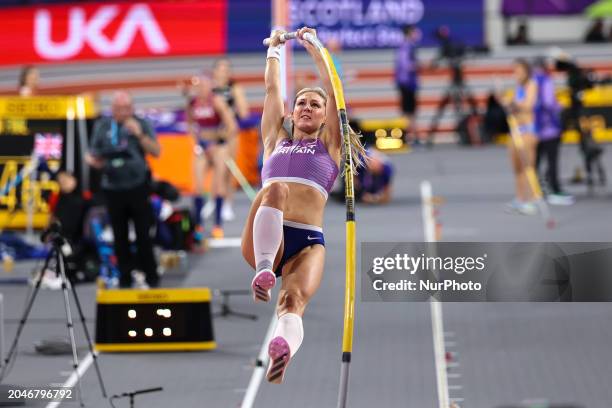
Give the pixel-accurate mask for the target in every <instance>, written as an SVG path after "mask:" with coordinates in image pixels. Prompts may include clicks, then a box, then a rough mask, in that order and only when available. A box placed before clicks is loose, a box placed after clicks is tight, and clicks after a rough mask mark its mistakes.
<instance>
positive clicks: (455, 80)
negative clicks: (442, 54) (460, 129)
mask: <svg viewBox="0 0 612 408" xmlns="http://www.w3.org/2000/svg"><path fill="white" fill-rule="evenodd" d="M450 68H451V81H450V84H448V86H447V88H446V90H445V91H444V96H443V97H442V99H441V100H440V103H439V104H438V107H437V108H436V113H435V114H434V116H433V118H432V120H431V124H430V126H429V133H428V140H427V143H428V145H429V146H430V147H431V146H433V140H434V137H435V135H436V132H437V131H438V126H439V123H440V119H441V118H442V115H444V111H445V110H446V107H447V106H448V104H452V106H453V109H454V114H455V121H456V123H457V124H458V123H459V122H460V121H461V120H462V118H463V116H464V115H465V110H464V105H465V104H466V103H467V104H468V105H469V107H470V113H471V114H475V113H476V112H477V110H478V105H477V103H476V99H474V96H473V95H472V93H471V92H470V89H469V88H468V86H467V85H466V84H465V81H464V75H463V66H462V65H461V62H459V61H451V62H450Z"/></svg>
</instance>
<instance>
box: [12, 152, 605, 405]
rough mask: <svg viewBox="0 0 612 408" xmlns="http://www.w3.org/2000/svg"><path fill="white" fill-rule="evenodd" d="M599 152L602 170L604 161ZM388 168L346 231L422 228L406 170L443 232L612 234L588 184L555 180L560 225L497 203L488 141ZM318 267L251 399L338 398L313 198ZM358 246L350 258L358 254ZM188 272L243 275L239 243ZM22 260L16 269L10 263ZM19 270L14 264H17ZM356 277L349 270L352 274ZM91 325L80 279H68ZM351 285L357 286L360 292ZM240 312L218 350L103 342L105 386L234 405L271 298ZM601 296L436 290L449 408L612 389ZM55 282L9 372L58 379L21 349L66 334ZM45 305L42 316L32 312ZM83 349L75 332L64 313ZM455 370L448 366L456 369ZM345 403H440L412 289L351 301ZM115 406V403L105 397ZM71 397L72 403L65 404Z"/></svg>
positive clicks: (232, 285) (53, 365)
mask: <svg viewBox="0 0 612 408" xmlns="http://www.w3.org/2000/svg"><path fill="white" fill-rule="evenodd" d="M610 157H611V156H610V155H607V156H606V165H607V167H608V169H611V168H612V162H611V160H610ZM392 160H393V162H394V163H395V164H396V166H397V170H398V171H397V174H398V176H397V180H396V185H395V200H394V201H393V202H392V203H391V204H389V205H387V206H385V207H365V206H358V207H357V231H358V242H364V241H421V240H422V239H423V238H422V237H423V232H422V224H421V215H420V198H419V195H418V194H419V190H418V184H419V182H420V181H421V180H423V179H429V180H430V181H431V182H432V184H433V189H434V194H436V195H440V196H442V197H443V198H445V200H446V203H445V204H444V205H443V206H442V207H441V208H440V211H441V214H440V218H441V220H442V222H443V226H444V227H443V228H444V230H443V240H445V241H607V242H610V241H611V240H612V228H611V226H612V225H611V224H612V221H611V220H612V217H610V211H611V210H612V195H611V194H610V189H609V188H604V189H600V190H598V191H597V192H596V193H595V195H594V196H592V197H589V196H587V194H586V189H585V187H584V186H568V190H570V191H572V192H574V193H575V194H576V196H577V199H578V202H577V204H576V205H574V206H572V207H554V208H552V210H553V211H554V214H555V216H556V217H557V219H558V223H559V226H558V228H557V229H555V230H552V231H549V230H546V229H545V228H544V226H543V222H542V220H541V219H539V218H538V217H519V216H512V215H507V214H505V213H504V212H503V203H504V202H505V201H507V200H509V199H510V197H511V193H510V191H511V188H512V179H511V176H510V173H509V163H508V159H507V156H506V152H505V150H504V149H503V148H500V147H490V148H489V147H487V148H482V149H460V148H457V147H450V146H445V147H440V148H437V149H434V150H433V151H416V152H413V153H410V154H403V155H396V156H392ZM578 163H579V157H578V154H577V151H576V149H575V148H574V147H564V148H563V156H562V164H563V171H562V176H563V178H564V179H567V178H569V176H570V174H571V172H572V170H573V168H574V166H575V165H577V164H578ZM247 209H248V200H247V199H246V197H244V196H243V195H238V197H237V201H236V210H237V215H238V219H237V220H236V221H234V222H232V223H230V224H228V225H227V229H226V235H227V236H229V237H235V236H238V235H239V234H240V230H241V227H242V222H243V220H244V218H245V217H246V213H247ZM324 228H325V234H326V241H327V260H326V272H325V277H324V280H323V283H322V285H321V288H320V290H319V291H318V293H317V295H316V297H315V298H314V300H313V302H312V303H311V304H310V305H309V307H308V309H307V312H306V315H305V319H304V325H305V332H306V336H305V340H304V343H303V345H302V348H301V349H300V351H299V353H298V354H297V355H296V356H295V358H294V360H293V361H292V362H291V365H290V366H289V369H288V372H287V376H286V382H285V384H284V385H282V386H273V385H268V384H267V383H263V384H262V385H261V388H260V390H259V394H258V397H257V399H256V401H255V407H266V408H275V407H287V406H290V407H293V408H301V407H304V408H311V407H333V406H335V404H336V396H337V387H338V377H339V366H340V354H341V335H342V318H343V316H342V310H343V309H342V304H343V297H344V207H343V205H341V204H338V203H335V202H330V203H329V204H328V209H327V212H326V219H325V226H324ZM358 259H359V258H358ZM191 260H192V264H191V268H190V272H189V274H188V275H187V276H184V277H174V278H168V279H166V281H165V283H167V284H168V285H178V286H209V287H211V288H220V289H244V288H247V287H248V285H249V282H250V279H251V275H252V272H251V271H250V270H249V268H248V267H247V266H246V265H245V264H244V263H243V261H242V260H241V256H240V251H239V249H237V248H228V249H215V250H211V251H210V252H209V253H207V254H205V255H204V256H201V257H197V256H193V257H192V259H191ZM21 269H24V268H21ZM16 273H17V272H16ZM357 281H358V282H359V279H358V280H357ZM0 291H1V292H2V293H3V294H4V296H5V316H6V318H7V319H9V321H7V323H6V326H7V333H6V335H7V337H6V340H7V342H8V341H10V340H12V337H13V335H14V333H15V330H16V327H17V324H16V321H15V320H10V319H15V318H18V317H19V316H20V314H21V311H22V308H23V303H24V297H25V295H26V293H27V289H26V288H25V287H23V286H20V287H9V286H0ZM78 291H79V295H80V297H81V300H82V302H83V306H84V309H85V315H86V317H87V318H88V320H89V322H90V328H91V329H92V330H93V327H92V326H93V318H94V314H95V312H94V310H95V305H94V303H95V301H94V292H95V288H94V287H93V285H82V286H79V287H78ZM359 293H360V292H359V287H358V288H357V294H359ZM232 306H233V307H234V308H235V309H236V310H238V311H247V312H250V313H256V314H257V315H258V316H259V320H258V321H255V322H253V321H248V320H241V319H237V318H226V319H215V322H214V324H215V332H216V340H217V342H218V345H219V347H218V349H217V350H215V351H211V352H202V353H152V354H136V353H134V354H103V355H101V356H100V364H101V368H102V371H103V374H104V378H105V380H106V382H107V385H108V388H109V390H110V392H111V393H119V392H124V391H130V390H134V389H140V388H149V387H154V386H158V385H162V386H163V387H164V389H165V390H164V392H162V393H159V394H148V395H145V396H141V397H138V398H137V401H136V406H137V407H150V408H158V407H164V408H165V407H176V408H179V407H180V408H183V407H213V408H217V407H219V408H226V407H237V406H238V405H239V403H240V401H241V399H242V397H243V395H244V390H245V388H246V386H247V384H248V382H249V378H250V376H251V373H252V368H253V365H252V364H253V361H254V359H255V357H256V355H257V353H258V351H259V348H260V345H261V341H262V340H263V337H264V334H265V331H266V328H267V325H268V322H269V319H270V317H271V315H272V312H273V308H272V306H271V305H256V306H254V305H253V304H252V302H251V300H250V298H248V297H236V298H234V299H232ZM611 312H612V305H610V304H594V303H593V304H563V305H561V304H485V303H480V304H445V305H444V313H445V316H444V324H445V330H446V332H447V341H448V342H449V343H448V345H449V351H453V352H454V353H455V356H456V357H455V360H454V361H455V362H456V363H458V366H454V367H453V368H451V370H450V371H449V372H450V373H451V374H453V375H452V376H451V378H450V379H449V383H450V384H451V385H452V386H453V387H454V388H453V389H452V390H451V396H453V397H457V398H463V401H462V402H461V406H462V407H464V408H465V407H471V408H494V407H501V406H508V405H511V404H514V405H518V404H519V403H521V402H522V401H526V400H532V401H533V400H548V401H550V402H554V403H570V402H573V403H576V404H580V406H582V407H584V408H603V407H607V406H609V402H610V401H612V388H611V387H610V386H609V384H610V380H609V378H610V377H611V376H612V368H611V367H612V353H610V352H609V345H610V344H612V317H611V316H612V313H611ZM63 317H64V311H63V305H62V298H61V294H60V293H59V292H51V291H43V292H41V293H40V296H39V297H38V299H37V301H36V304H35V307H34V310H33V312H32V318H35V319H36V320H34V321H32V322H31V323H28V325H27V326H26V330H25V331H24V335H23V337H22V340H21V342H20V353H19V357H18V359H17V361H16V363H15V365H14V367H13V369H12V371H11V373H10V375H9V377H8V378H7V380H6V382H8V383H13V384H22V385H23V384H30V385H34V384H36V385H44V384H49V383H63V382H64V381H65V379H66V377H67V375H68V374H69V370H70V358H69V357H67V356H61V357H44V356H39V355H36V354H35V353H34V352H33V347H32V343H33V342H34V341H35V340H38V339H41V338H48V337H53V336H65V331H66V329H65V326H64V323H63ZM48 318H54V319H56V320H50V321H46V322H45V321H44V320H41V319H48ZM76 331H77V334H78V343H79V350H80V352H81V353H80V355H81V357H83V356H84V355H85V354H86V353H85V346H84V344H85V343H84V341H83V336H82V332H81V328H80V325H77V326H76ZM458 375H459V376H458ZM83 389H84V394H85V399H86V402H87V406H89V407H108V404H106V403H105V402H104V401H103V400H102V399H101V398H100V391H99V389H98V385H97V379H96V376H95V371H94V369H93V367H90V368H89V370H88V371H87V373H86V375H85V377H84V379H83ZM349 392H350V397H349V407H351V408H362V407H393V408H395V407H410V408H433V407H437V401H436V394H435V376H434V362H433V349H432V336H431V323H430V313H429V306H428V305H427V304H420V303H364V302H361V301H360V300H359V298H358V299H357V304H356V324H355V347H354V353H353V363H352V364H351V378H350V386H349ZM116 405H117V407H127V406H128V404H127V401H118V402H117V403H116ZM64 406H71V405H64Z"/></svg>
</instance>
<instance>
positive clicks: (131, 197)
mask: <svg viewBox="0 0 612 408" xmlns="http://www.w3.org/2000/svg"><path fill="white" fill-rule="evenodd" d="M159 153H160V148H159V144H158V142H157V140H156V136H155V132H154V130H153V128H152V126H151V125H150V124H149V123H148V122H147V121H145V120H143V119H141V118H138V117H136V116H134V106H133V103H132V97H131V95H130V94H129V93H127V92H125V91H119V92H116V93H115V94H114V95H113V99H112V117H110V118H101V119H98V121H97V122H96V123H95V125H94V129H93V135H92V143H91V151H90V153H89V154H88V155H87V157H86V161H87V163H88V164H89V165H90V166H92V167H94V168H96V169H100V170H101V171H102V183H101V185H102V189H103V190H104V193H105V195H106V206H107V209H108V213H109V216H110V221H111V225H112V228H113V236H114V249H115V255H116V256H117V261H118V264H119V270H120V271H121V277H120V282H119V284H120V286H121V287H124V288H125V287H131V286H132V274H131V269H132V266H133V265H134V264H133V263H132V262H130V258H131V251H130V242H129V237H128V236H129V234H128V232H129V221H132V222H133V225H134V229H135V232H136V248H137V253H138V258H139V259H138V260H139V263H138V265H139V266H140V268H142V271H143V272H144V273H145V275H146V282H147V284H148V285H149V286H150V287H157V286H159V276H158V274H157V264H156V262H155V257H154V255H153V243H152V239H151V236H150V229H151V226H152V222H153V212H152V209H151V204H150V201H149V193H150V191H149V190H150V171H149V167H148V165H147V162H146V160H145V156H146V155H147V154H150V155H153V156H155V157H158V156H159Z"/></svg>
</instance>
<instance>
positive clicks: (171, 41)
mask: <svg viewBox="0 0 612 408" xmlns="http://www.w3.org/2000/svg"><path fill="white" fill-rule="evenodd" d="M226 9H227V2H226V1H222V0H208V1H200V2H198V1H196V2H184V3H183V2H181V3H175V2H170V1H162V2H149V3H147V2H142V3H126V2H122V3H113V2H104V3H85V4H82V5H80V4H72V5H69V6H46V7H43V6H40V7H23V8H12V9H5V10H3V11H2V14H0V22H1V25H2V27H3V29H2V34H1V37H0V38H1V40H0V44H1V46H2V50H3V52H2V54H1V55H0V64H2V65H10V64H26V63H40V62H62V61H75V60H95V59H101V58H129V57H150V56H172V55H197V54H218V53H223V52H225V49H226V20H227V18H226Z"/></svg>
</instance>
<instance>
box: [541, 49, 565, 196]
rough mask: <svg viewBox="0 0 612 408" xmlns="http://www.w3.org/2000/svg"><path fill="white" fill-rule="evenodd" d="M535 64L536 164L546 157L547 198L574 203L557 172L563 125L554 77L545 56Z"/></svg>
mask: <svg viewBox="0 0 612 408" xmlns="http://www.w3.org/2000/svg"><path fill="white" fill-rule="evenodd" d="M533 68H534V72H533V80H534V81H535V83H536V85H537V88H538V92H537V99H536V103H535V107H534V114H535V131H536V136H537V138H538V145H537V153H536V164H535V168H536V171H538V169H539V167H540V163H541V162H542V159H543V158H544V157H546V161H547V167H546V182H547V183H548V187H549V189H550V192H549V194H548V195H547V197H546V199H547V201H548V202H549V203H550V204H553V205H571V204H573V203H574V198H573V197H572V196H571V195H569V194H567V193H565V192H563V190H562V189H561V185H560V183H559V176H558V165H559V147H560V146H561V130H562V129H561V107H560V106H559V103H558V102H557V96H556V94H555V84H554V80H553V78H552V76H551V75H550V72H549V70H548V66H547V63H546V60H545V59H544V58H542V57H540V58H537V59H536V60H535V62H534V64H533Z"/></svg>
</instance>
